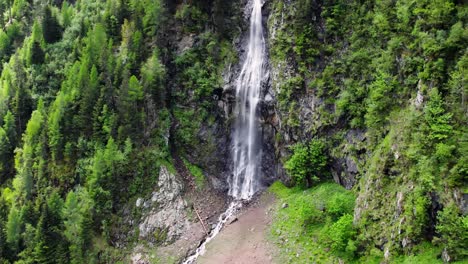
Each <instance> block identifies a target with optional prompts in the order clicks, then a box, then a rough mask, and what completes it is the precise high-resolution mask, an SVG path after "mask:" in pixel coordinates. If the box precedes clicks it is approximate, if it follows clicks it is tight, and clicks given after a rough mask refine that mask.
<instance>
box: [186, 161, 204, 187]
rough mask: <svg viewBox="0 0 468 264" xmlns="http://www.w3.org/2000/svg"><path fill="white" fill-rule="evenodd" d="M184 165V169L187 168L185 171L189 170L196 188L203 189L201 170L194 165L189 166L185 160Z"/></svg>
mask: <svg viewBox="0 0 468 264" xmlns="http://www.w3.org/2000/svg"><path fill="white" fill-rule="evenodd" d="M184 164H185V167H187V169H188V170H189V172H190V174H192V176H193V177H194V179H195V184H196V185H197V188H198V189H201V188H203V186H204V185H205V175H204V174H203V171H202V169H200V168H199V167H197V166H196V165H193V164H191V163H190V162H189V161H188V160H186V159H184Z"/></svg>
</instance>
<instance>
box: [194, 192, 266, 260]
mask: <svg viewBox="0 0 468 264" xmlns="http://www.w3.org/2000/svg"><path fill="white" fill-rule="evenodd" d="M273 203H274V197H273V195H271V194H264V195H262V197H260V199H259V201H257V202H255V203H254V204H253V205H251V207H250V208H248V209H246V211H244V212H242V213H241V215H239V216H238V220H237V221H236V222H233V223H232V224H230V225H228V226H226V227H225V228H224V229H223V230H222V231H221V233H220V234H219V235H218V236H216V238H214V239H213V240H212V241H211V242H210V243H209V244H208V245H207V248H206V252H205V254H204V255H203V256H200V257H199V258H198V261H197V263H199V264H220V263H221V264H268V263H274V260H273V254H272V253H273V252H274V251H273V250H272V248H273V245H272V244H270V243H269V242H268V240H267V238H266V236H267V232H268V226H269V224H270V222H271V210H270V208H271V206H272V205H273Z"/></svg>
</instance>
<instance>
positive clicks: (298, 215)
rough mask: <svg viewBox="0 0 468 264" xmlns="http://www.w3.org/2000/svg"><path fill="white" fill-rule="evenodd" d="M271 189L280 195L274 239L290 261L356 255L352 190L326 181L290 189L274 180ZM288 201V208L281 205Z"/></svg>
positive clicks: (273, 230) (282, 256) (285, 258)
mask: <svg viewBox="0 0 468 264" xmlns="http://www.w3.org/2000/svg"><path fill="white" fill-rule="evenodd" d="M269 191H270V192H273V193H274V194H275V195H276V196H277V197H278V198H279V200H278V201H277V210H276V212H275V215H274V217H273V219H274V220H273V223H272V226H271V229H270V233H271V238H272V239H273V242H275V244H276V245H277V246H278V247H279V248H280V250H281V258H284V260H285V261H286V262H287V263H309V262H310V261H313V260H315V261H317V260H319V261H322V262H324V263H332V262H333V260H336V259H337V258H338V257H340V258H346V259H347V260H352V259H353V258H354V252H355V251H356V246H355V242H354V240H353V239H354V236H355V234H356V229H355V228H354V226H353V217H352V213H353V208H354V202H355V196H354V194H353V193H352V192H350V191H347V190H345V189H344V188H343V187H341V186H339V185H337V184H334V183H323V184H320V185H318V186H316V187H314V188H312V189H308V190H306V191H303V190H301V189H300V188H297V187H296V188H294V189H288V188H286V187H285V186H284V185H283V184H281V183H280V182H276V183H274V184H273V185H272V186H271V187H270V188H269ZM338 201H340V202H342V203H343V204H344V206H342V209H340V210H337V209H336V208H337V207H340V205H339V204H338V203H340V202H338ZM284 203H286V204H287V205H288V206H287V208H281V207H282V204H284ZM338 211H339V214H337V213H338ZM325 248H328V249H331V250H324V249H325ZM298 252H300V254H297V253H298ZM281 260H282V259H281Z"/></svg>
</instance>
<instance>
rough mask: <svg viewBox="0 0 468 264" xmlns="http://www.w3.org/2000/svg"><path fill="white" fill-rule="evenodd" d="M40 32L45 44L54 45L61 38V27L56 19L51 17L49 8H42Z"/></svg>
mask: <svg viewBox="0 0 468 264" xmlns="http://www.w3.org/2000/svg"><path fill="white" fill-rule="evenodd" d="M42 32H43V36H44V40H45V41H46V42H47V43H55V42H57V41H59V40H60V39H61V38H62V27H61V26H60V24H59V22H58V21H57V18H55V16H53V15H52V11H51V9H50V7H49V6H46V7H44V15H43V18H42Z"/></svg>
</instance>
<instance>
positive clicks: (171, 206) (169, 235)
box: [136, 166, 190, 244]
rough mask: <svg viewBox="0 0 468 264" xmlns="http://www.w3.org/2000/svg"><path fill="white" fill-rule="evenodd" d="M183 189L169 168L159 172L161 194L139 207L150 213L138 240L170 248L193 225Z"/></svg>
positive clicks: (146, 215)
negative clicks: (188, 213) (168, 244)
mask: <svg viewBox="0 0 468 264" xmlns="http://www.w3.org/2000/svg"><path fill="white" fill-rule="evenodd" d="M182 190H183V186H182V183H181V182H180V181H179V180H178V179H177V178H176V176H175V175H174V174H173V173H171V172H169V171H168V169H167V168H166V167H164V166H163V167H161V170H160V172H159V180H158V190H157V191H155V192H153V194H152V197H151V198H150V199H149V200H147V201H145V202H143V203H142V202H141V200H137V204H136V206H137V207H138V206H143V207H144V209H145V208H146V209H149V210H148V212H146V213H145V214H144V216H143V217H142V221H141V223H140V224H139V231H140V232H139V237H140V239H145V240H146V241H149V242H151V243H162V244H167V243H168V242H171V241H174V240H175V239H177V238H178V237H179V236H180V235H181V234H182V233H183V232H184V231H185V230H186V229H187V228H188V226H189V225H190V222H189V220H188V217H187V202H186V201H185V200H184V199H183V197H182Z"/></svg>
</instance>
